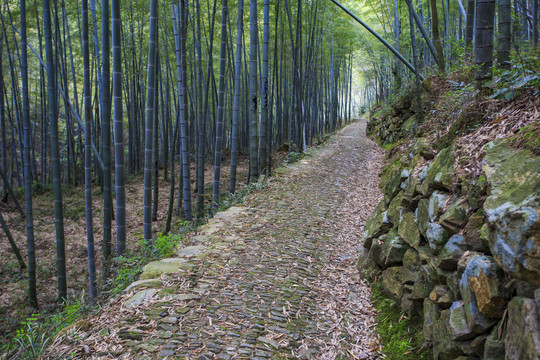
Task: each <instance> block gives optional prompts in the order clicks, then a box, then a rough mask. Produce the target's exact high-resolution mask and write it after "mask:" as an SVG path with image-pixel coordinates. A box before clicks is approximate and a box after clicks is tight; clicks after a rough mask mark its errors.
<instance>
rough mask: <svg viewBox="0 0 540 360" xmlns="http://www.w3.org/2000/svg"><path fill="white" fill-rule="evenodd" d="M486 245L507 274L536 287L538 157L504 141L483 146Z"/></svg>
mask: <svg viewBox="0 0 540 360" xmlns="http://www.w3.org/2000/svg"><path fill="white" fill-rule="evenodd" d="M483 170H484V172H485V174H486V179H487V182H488V194H489V196H488V198H487V199H486V201H485V202H484V213H485V214H486V220H487V221H486V223H487V226H488V230H489V236H488V239H489V247H490V249H491V253H492V254H493V257H494V258H495V259H496V260H497V262H498V263H499V265H500V266H501V267H502V268H503V269H504V270H505V271H506V272H508V273H509V274H510V275H512V276H514V277H516V278H519V279H522V280H525V281H528V282H530V283H532V284H534V285H535V286H536V287H540V157H537V156H534V155H533V154H532V153H531V152H530V151H528V150H524V149H522V150H516V149H514V148H512V147H511V146H510V143H509V141H508V140H494V141H492V142H490V143H488V144H486V146H485V160H484V164H483Z"/></svg>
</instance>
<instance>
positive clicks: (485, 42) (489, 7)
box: [474, 0, 495, 85]
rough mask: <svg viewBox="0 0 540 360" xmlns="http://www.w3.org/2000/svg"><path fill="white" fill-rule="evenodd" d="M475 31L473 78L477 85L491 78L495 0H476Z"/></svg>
mask: <svg viewBox="0 0 540 360" xmlns="http://www.w3.org/2000/svg"><path fill="white" fill-rule="evenodd" d="M477 1H478V2H477V4H476V31H475V39H474V59H475V63H476V65H477V67H478V69H477V70H476V74H475V79H476V80H478V85H481V82H482V80H485V79H490V78H491V65H492V63H493V23H494V21H495V0H477Z"/></svg>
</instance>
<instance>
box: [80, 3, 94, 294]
mask: <svg viewBox="0 0 540 360" xmlns="http://www.w3.org/2000/svg"><path fill="white" fill-rule="evenodd" d="M82 51H83V67H84V91H83V92H84V120H85V126H84V198H85V213H86V246H87V252H88V280H89V283H90V297H91V298H92V299H96V298H97V278H96V255H95V250H94V225H93V214H92V83H91V79H90V48H89V45H88V0H82Z"/></svg>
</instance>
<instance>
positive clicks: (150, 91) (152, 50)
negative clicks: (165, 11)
mask: <svg viewBox="0 0 540 360" xmlns="http://www.w3.org/2000/svg"><path fill="white" fill-rule="evenodd" d="M157 10H158V0H152V1H151V3H150V34H149V39H148V75H147V76H148V77H147V83H146V84H147V85H146V130H145V150H144V224H143V226H144V240H145V242H146V244H147V245H148V246H150V247H152V246H153V242H152V160H153V159H152V142H153V137H152V130H153V121H154V106H155V105H156V104H155V103H154V101H155V95H154V91H155V87H156V72H157V71H156V42H157V21H158V18H157V15H158V13H157Z"/></svg>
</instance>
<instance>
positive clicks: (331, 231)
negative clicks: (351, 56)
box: [49, 122, 382, 360]
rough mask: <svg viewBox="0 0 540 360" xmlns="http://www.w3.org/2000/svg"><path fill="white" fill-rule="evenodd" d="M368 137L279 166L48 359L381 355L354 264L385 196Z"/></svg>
mask: <svg viewBox="0 0 540 360" xmlns="http://www.w3.org/2000/svg"><path fill="white" fill-rule="evenodd" d="M364 130H365V122H358V123H354V124H352V125H349V126H348V127H346V128H344V129H343V130H341V131H340V132H339V133H338V134H337V135H335V136H333V137H332V138H331V139H330V140H329V141H328V142H327V143H326V144H325V145H323V146H321V147H319V148H317V149H316V150H314V151H312V152H311V153H310V154H308V156H306V157H305V158H304V159H303V160H301V161H300V162H298V163H297V164H294V165H290V166H288V167H285V168H281V169H278V171H277V174H276V176H275V177H273V178H272V179H271V180H270V181H269V183H268V184H267V185H266V186H263V185H261V186H260V187H261V189H260V190H258V191H256V192H254V193H252V194H250V195H248V197H247V199H246V200H245V201H244V203H243V204H242V207H233V208H230V209H229V210H227V211H225V212H222V213H219V214H217V215H216V216H215V217H214V218H213V219H211V220H210V221H209V223H208V224H206V225H205V226H203V227H202V228H201V229H200V230H199V231H198V233H196V234H194V236H192V237H191V238H190V239H189V240H188V243H187V244H186V243H183V244H181V247H180V248H179V251H178V254H177V257H176V258H174V259H167V260H162V261H161V262H159V263H153V264H150V265H148V266H147V267H146V268H145V271H144V273H143V274H142V276H141V277H142V278H143V279H144V280H140V281H138V282H137V283H135V284H133V285H132V286H130V288H128V289H127V291H126V292H125V294H124V295H123V296H122V297H120V298H119V299H116V300H115V301H113V302H111V304H109V305H108V306H106V307H105V308H104V309H103V311H102V312H101V313H100V314H99V315H96V316H95V317H93V318H88V319H85V320H83V321H79V322H78V323H76V324H75V326H74V327H72V328H70V329H68V331H66V332H65V333H64V334H63V335H62V336H61V337H59V338H57V339H56V341H55V343H54V345H53V346H52V347H51V348H50V349H49V357H50V358H60V357H67V356H68V355H69V354H71V355H70V356H71V357H72V358H84V357H91V358H107V359H109V358H121V359H128V358H129V359H132V358H133V359H149V358H170V359H184V358H185V359H201V360H204V359H298V358H301V359H374V358H377V357H378V356H379V353H378V346H379V342H378V338H377V336H376V335H375V334H374V333H373V330H374V326H375V312H374V310H373V308H372V307H371V305H370V303H369V291H370V290H369V288H368V286H367V284H366V283H365V282H363V280H361V279H360V278H359V276H358V274H357V272H358V271H357V269H356V267H355V264H356V259H357V252H358V251H360V247H361V244H360V243H359V241H360V240H361V234H362V225H363V222H364V221H365V219H366V218H367V216H368V214H369V213H370V211H371V209H372V208H373V206H374V205H375V204H376V203H377V202H378V200H379V199H380V194H379V191H378V190H377V185H378V178H377V175H378V172H379V169H380V168H379V166H380V163H381V159H382V153H381V151H380V150H379V149H378V148H377V147H376V145H374V144H373V143H372V142H371V141H370V140H368V139H367V138H366V137H365V135H364ZM162 272H165V273H164V274H161V273H162Z"/></svg>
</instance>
